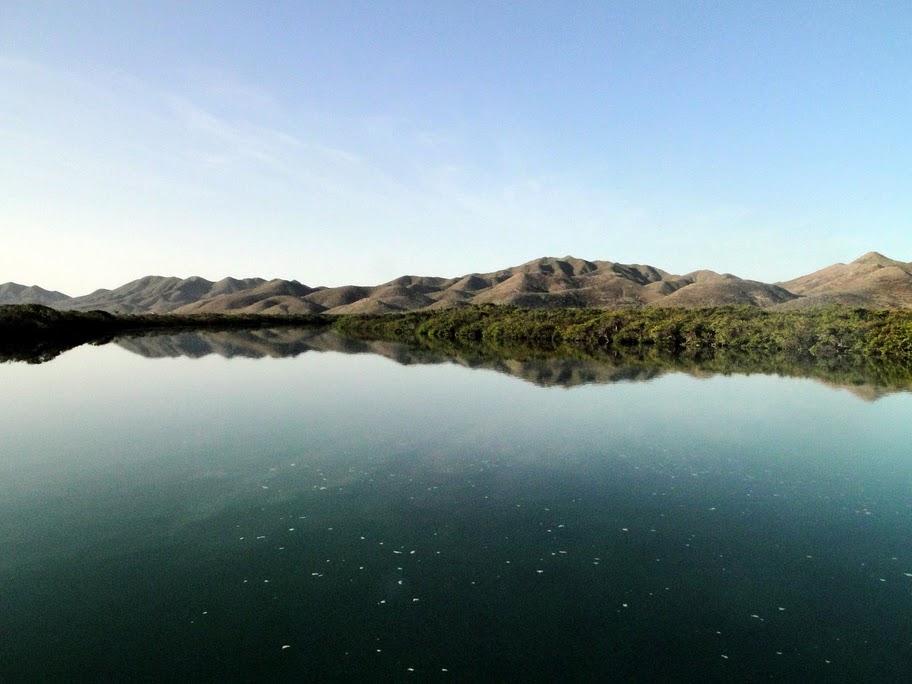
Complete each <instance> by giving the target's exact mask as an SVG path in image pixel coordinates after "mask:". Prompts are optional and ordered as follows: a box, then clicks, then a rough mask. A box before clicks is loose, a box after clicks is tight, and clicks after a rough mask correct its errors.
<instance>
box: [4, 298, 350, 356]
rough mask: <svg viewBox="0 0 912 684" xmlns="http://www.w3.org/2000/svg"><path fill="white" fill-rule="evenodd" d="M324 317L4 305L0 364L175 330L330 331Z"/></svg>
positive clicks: (331, 319)
mask: <svg viewBox="0 0 912 684" xmlns="http://www.w3.org/2000/svg"><path fill="white" fill-rule="evenodd" d="M333 320H334V319H333V318H332V317H329V316H323V315H320V314H307V315H280V316H274V315H266V314H241V315H226V314H192V315H175V314H130V315H122V314H117V315H115V314H110V313H107V312H104V311H58V310H57V309H52V308H50V307H47V306H42V305H40V304H20V305H6V306H0V361H28V362H30V363H41V362H43V361H48V360H50V359H52V358H54V357H55V356H57V355H58V354H60V353H62V352H64V351H66V350H67V349H72V348H73V347H77V346H79V345H81V344H86V343H91V344H104V343H106V342H108V341H110V339H111V338H112V337H113V336H115V335H122V334H130V333H147V332H153V331H159V332H169V331H177V330H201V329H207V330H237V329H253V328H280V327H286V326H296V327H303V326H326V325H329V324H330V323H331V322H332V321H333Z"/></svg>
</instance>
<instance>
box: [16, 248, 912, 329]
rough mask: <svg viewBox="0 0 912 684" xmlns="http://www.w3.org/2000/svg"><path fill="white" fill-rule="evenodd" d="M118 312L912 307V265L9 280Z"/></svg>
mask: <svg viewBox="0 0 912 684" xmlns="http://www.w3.org/2000/svg"><path fill="white" fill-rule="evenodd" d="M25 303H38V304H45V305H48V306H53V307H55V308H59V309H72V310H79V311H88V310H93V309H100V310H103V311H110V312H117V313H147V312H151V313H172V312H173V313H180V314H190V313H244V314H250V313H269V314H306V313H329V314H377V313H396V312H403V311H416V310H421V309H441V308H450V307H461V306H468V305H470V304H485V303H492V304H513V305H516V306H520V307H525V308H565V307H595V308H617V307H622V306H674V307H704V306H725V305H746V306H756V307H762V308H813V307H820V306H827V305H830V304H844V305H850V306H858V307H866V308H890V309H905V308H912V263H906V262H901V261H896V260H893V259H889V258H887V257H885V256H883V255H882V254H879V253H877V252H869V253H868V254H865V255H864V256H862V257H860V258H859V259H856V260H855V261H853V262H851V263H849V264H841V263H840V264H834V265H832V266H828V267H826V268H824V269H821V270H819V271H816V272H814V273H810V274H808V275H804V276H801V277H798V278H795V279H793V280H789V281H785V282H780V283H775V284H769V283H762V282H759V281H755V280H745V279H742V278H739V277H737V276H734V275H731V274H729V273H724V274H720V273H716V272H714V271H707V270H701V271H694V272H692V273H688V274H685V275H673V274H671V273H668V272H666V271H663V270H662V269H659V268H656V267H654V266H648V265H641V264H620V263H616V262H611V261H587V260H585V259H577V258H574V257H571V256H567V257H563V258H555V257H544V258H541V259H534V260H532V261H529V262H526V263H524V264H520V265H519V266H513V267H510V268H505V269H502V270H499V271H494V272H492V273H470V274H466V275H463V276H460V277H455V278H440V277H429V276H411V275H406V276H402V277H399V278H396V279H395V280H391V281H389V282H387V283H383V284H380V285H375V286H361V285H344V286H341V287H310V286H307V285H303V284H301V283H299V282H298V281H296V280H291V281H289V280H281V279H275V280H264V279H262V278H245V279H235V278H224V279H222V280H219V281H217V282H212V281H210V280H206V279H204V278H200V277H191V278H185V279H181V278H175V277H162V276H146V277H144V278H140V279H139V280H134V281H132V282H130V283H127V284H125V285H122V286H121V287H119V288H117V289H114V290H97V291H95V292H92V293H91V294H88V295H84V296H81V297H68V296H67V295H65V294H62V293H60V292H49V291H47V290H44V289H42V288H40V287H37V286H34V287H26V286H23V285H18V284H16V283H6V284H5V285H0V304H25Z"/></svg>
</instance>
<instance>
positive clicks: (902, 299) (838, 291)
mask: <svg viewBox="0 0 912 684" xmlns="http://www.w3.org/2000/svg"><path fill="white" fill-rule="evenodd" d="M779 284H780V285H781V286H782V287H784V288H786V289H787V290H789V291H791V292H794V293H795V294H798V295H801V299H798V300H795V301H793V302H789V303H788V304H786V305H783V308H811V307H819V306H827V305H829V304H844V305H849V306H863V307H867V308H883V309H908V308H912V263H905V262H902V261H896V260H894V259H890V258H888V257H885V256H884V255H883V254H879V253H878V252H868V253H867V254H865V255H864V256H862V257H859V258H858V259H856V260H855V261H853V262H851V263H848V264H833V265H832V266H827V267H826V268H823V269H821V270H819V271H815V272H814V273H810V274H808V275H805V276H801V277H800V278H795V279H794V280H789V281H786V282H784V283H779Z"/></svg>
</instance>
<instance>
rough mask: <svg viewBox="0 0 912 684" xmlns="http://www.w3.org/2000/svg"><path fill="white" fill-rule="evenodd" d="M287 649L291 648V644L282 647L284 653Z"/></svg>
mask: <svg viewBox="0 0 912 684" xmlns="http://www.w3.org/2000/svg"><path fill="white" fill-rule="evenodd" d="M286 648H291V644H285V645H284V646H282V650H283V651H284V650H285V649H286Z"/></svg>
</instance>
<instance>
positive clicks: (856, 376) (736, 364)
mask: <svg viewBox="0 0 912 684" xmlns="http://www.w3.org/2000/svg"><path fill="white" fill-rule="evenodd" d="M116 343H117V344H118V345H120V346H121V347H123V348H124V349H127V350H129V351H131V352H133V353H136V354H140V355H141V356H145V357H147V358H168V357H180V356H185V357H190V358H202V357H204V356H208V355H211V354H217V355H219V356H223V357H226V358H235V357H243V358H265V357H272V358H283V357H294V356H299V355H301V354H304V353H306V352H309V351H314V352H339V353H343V354H379V355H380V356H385V357H386V358H389V359H391V360H393V361H395V362H396V363H399V364H403V365H415V364H440V363H456V364H459V365H462V366H465V367H467V368H478V369H488V370H494V371H497V372H499V373H505V374H507V375H512V376H513V377H516V378H520V379H522V380H525V381H527V382H531V383H534V384H536V385H539V386H541V387H568V388H569V387H576V386H579V385H587V384H607V383H614V382H644V381H648V380H652V379H654V378H658V377H660V376H662V375H664V374H666V373H670V372H684V373H688V374H690V375H693V376H697V377H709V376H712V375H717V374H733V373H742V374H751V373H757V374H768V375H781V376H789V377H803V378H812V379H814V380H817V381H818V382H822V383H824V384H826V385H828V386H830V387H834V388H842V389H848V390H849V391H851V392H852V393H853V394H855V395H857V396H858V397H860V398H862V399H865V400H867V401H873V400H876V399H879V398H880V397H882V396H885V395H888V394H892V393H894V392H900V391H912V368H897V367H894V366H878V365H872V364H871V362H870V361H860V362H857V363H855V362H851V360H842V361H840V362H834V361H833V360H816V359H812V358H800V359H799V358H795V357H789V356H785V355H779V356H775V355H770V356H760V357H750V358H746V357H735V356H724V355H720V354H716V355H710V356H705V357H702V358H693V357H681V356H663V355H659V354H655V353H646V354H644V353H642V352H634V351H631V352H629V353H619V352H611V353H606V354H604V355H599V356H592V355H587V354H583V353H579V352H576V353H574V354H572V358H568V356H567V354H566V353H565V354H564V355H563V356H562V355H561V354H560V352H559V351H557V350H551V351H550V352H549V351H542V350H531V349H516V350H511V351H510V352H504V351H503V350H493V349H491V348H487V347H484V346H482V345H478V346H461V347H455V346H447V347H444V348H433V349H432V348H424V347H410V346H406V345H402V344H399V343H396V342H385V341H378V340H355V339H350V338H347V337H343V336H341V335H339V334H337V333H335V332H333V331H331V330H328V329H326V328H304V329H301V328H279V329H260V330H232V331H199V332H182V333H178V334H173V335H144V336H138V337H123V338H118V339H117V340H116Z"/></svg>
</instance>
